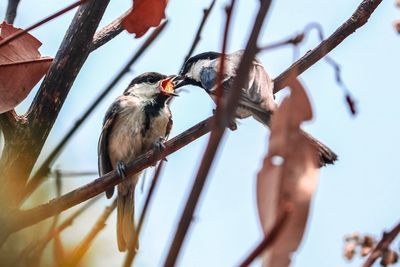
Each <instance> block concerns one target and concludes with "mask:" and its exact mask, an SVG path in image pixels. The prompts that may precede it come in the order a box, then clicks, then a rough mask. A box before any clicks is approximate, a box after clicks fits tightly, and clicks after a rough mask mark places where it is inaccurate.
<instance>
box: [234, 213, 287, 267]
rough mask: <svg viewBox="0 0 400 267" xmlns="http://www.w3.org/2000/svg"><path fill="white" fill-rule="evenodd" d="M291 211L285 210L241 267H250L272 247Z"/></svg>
mask: <svg viewBox="0 0 400 267" xmlns="http://www.w3.org/2000/svg"><path fill="white" fill-rule="evenodd" d="M289 215H290V209H285V210H283V212H282V214H281V215H280V216H278V218H277V220H276V222H275V224H274V226H273V227H272V228H271V230H270V231H269V232H268V233H267V234H266V235H265V236H264V239H263V240H262V241H261V242H260V243H259V244H258V245H257V246H256V247H255V249H254V250H253V251H252V252H251V253H250V254H249V255H248V256H247V257H246V259H245V260H244V261H243V262H242V263H241V264H240V265H239V267H247V266H249V265H250V264H251V263H252V262H253V261H254V260H255V259H256V258H257V257H258V256H259V255H261V254H262V253H263V252H264V251H265V250H266V249H267V248H268V247H269V246H271V245H272V244H273V243H274V241H275V239H276V238H277V237H278V236H279V234H280V233H281V230H282V229H283V227H284V226H285V225H286V221H287V218H288V216H289Z"/></svg>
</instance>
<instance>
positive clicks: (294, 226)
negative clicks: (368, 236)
mask: <svg viewBox="0 0 400 267" xmlns="http://www.w3.org/2000/svg"><path fill="white" fill-rule="evenodd" d="M290 87H291V88H292V92H291V95H290V97H288V98H286V99H284V100H283V102H282V104H281V105H280V107H279V108H278V110H277V111H276V113H275V114H274V116H273V119H272V122H271V136H270V142H269V150H268V154H267V156H266V157H265V159H264V164H263V167H262V169H261V170H260V172H259V173H258V177H257V202H258V203H257V204H258V212H259V218H260V221H261V224H262V227H263V230H264V233H268V231H269V230H270V229H271V228H272V227H273V225H274V223H275V221H276V219H277V216H278V214H280V213H281V212H282V211H283V209H285V208H286V207H287V206H290V207H292V209H291V212H290V215H289V217H288V219H287V222H286V225H285V226H284V229H282V232H281V234H280V235H279V236H278V237H277V239H276V241H275V242H274V244H273V245H272V246H271V247H270V248H269V249H268V250H267V251H266V253H265V254H264V258H263V266H274V267H282V266H288V265H289V264H290V256H291V253H292V252H293V251H295V250H296V249H297V247H298V246H299V244H300V241H301V239H302V237H303V233H304V228H305V226H306V222H307V218H308V210H309V205H310V200H311V197H312V195H313V193H314V191H315V188H316V185H317V172H318V168H317V166H318V165H317V154H316V151H315V149H314V148H313V147H312V146H311V145H310V144H309V142H308V141H307V139H306V138H305V137H304V135H303V134H301V131H300V124H301V123H302V122H303V121H306V120H310V119H311V118H312V110H311V105H310V102H309V100H308V98H307V95H306V93H305V91H304V88H303V87H302V85H301V84H300V82H299V81H298V80H297V79H292V81H291V84H290Z"/></svg>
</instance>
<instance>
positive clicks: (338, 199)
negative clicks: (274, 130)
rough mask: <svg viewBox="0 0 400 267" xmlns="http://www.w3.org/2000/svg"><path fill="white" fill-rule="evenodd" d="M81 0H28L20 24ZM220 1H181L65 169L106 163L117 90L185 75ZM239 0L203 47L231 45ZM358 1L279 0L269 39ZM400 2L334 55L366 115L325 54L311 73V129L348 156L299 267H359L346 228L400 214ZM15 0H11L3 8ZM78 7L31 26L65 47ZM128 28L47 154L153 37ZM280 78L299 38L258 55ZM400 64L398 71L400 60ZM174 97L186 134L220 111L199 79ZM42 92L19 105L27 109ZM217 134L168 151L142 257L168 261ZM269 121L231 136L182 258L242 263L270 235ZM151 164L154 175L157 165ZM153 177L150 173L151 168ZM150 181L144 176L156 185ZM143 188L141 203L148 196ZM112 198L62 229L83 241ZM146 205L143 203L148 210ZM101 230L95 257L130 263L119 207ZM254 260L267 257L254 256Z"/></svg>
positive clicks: (333, 173) (325, 22)
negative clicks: (138, 81) (262, 215)
mask: <svg viewBox="0 0 400 267" xmlns="http://www.w3.org/2000/svg"><path fill="white" fill-rule="evenodd" d="M67 2H68V3H69V2H72V1H26V0H23V1H21V4H20V8H19V10H18V16H17V19H16V21H15V25H17V26H19V27H22V28H23V27H26V26H28V25H30V24H32V23H33V22H36V21H37V20H38V19H40V18H43V17H45V16H46V15H48V14H50V13H52V12H54V11H56V10H58V9H60V8H62V7H64V6H65V5H67ZM111 2H112V3H110V6H109V8H108V10H107V12H106V15H105V16H104V19H103V20H102V23H101V24H102V25H105V24H107V23H108V22H110V21H111V20H113V19H114V18H116V17H117V16H118V15H119V14H121V13H122V12H123V11H125V10H126V9H127V8H128V7H129V6H130V5H131V1H129V0H124V1H111ZM209 2H210V1H188V0H170V1H169V4H168V8H167V17H168V18H169V19H170V23H169V25H168V27H167V29H166V30H165V31H164V33H163V34H162V35H161V37H160V38H159V39H158V40H157V41H156V42H155V43H154V44H153V45H152V47H151V48H150V49H149V50H148V51H147V52H146V53H145V55H144V56H143V57H142V58H141V59H140V60H139V62H138V63H137V64H136V65H135V66H134V67H133V70H132V73H130V74H129V75H126V76H125V77H124V79H123V80H122V81H121V82H120V83H119V84H118V86H117V87H116V88H115V89H114V90H113V92H112V93H111V94H110V96H109V97H107V98H106V99H104V101H103V103H102V104H101V105H100V107H99V108H97V109H96V112H95V113H94V114H92V116H91V117H90V120H89V121H88V122H87V123H85V124H84V126H83V127H82V128H81V130H80V131H79V132H78V133H77V135H76V136H75V137H74V138H73V140H72V142H71V143H70V144H69V146H68V148H67V149H66V150H65V151H64V152H63V153H62V155H61V157H60V158H59V160H58V161H57V163H56V166H58V167H59V168H61V169H66V170H96V169H97V140H98V136H99V134H100V129H101V122H102V118H103V115H104V113H105V110H106V109H107V107H108V105H109V104H110V103H111V102H112V101H113V99H114V98H115V97H116V96H118V95H119V94H120V93H121V92H122V91H123V90H124V89H125V87H126V86H127V84H128V83H129V81H130V80H131V79H132V78H133V77H134V76H135V75H138V74H140V73H143V72H146V71H158V72H162V73H166V74H172V73H176V72H177V71H178V70H179V68H180V66H181V64H182V60H183V58H184V56H185V55H186V54H187V51H188V49H189V46H190V44H191V42H192V39H193V37H194V34H195V31H196V29H197V26H198V24H199V22H200V20H201V16H202V9H203V8H204V7H206V6H207V5H208V4H209ZM227 2H228V1H224V0H218V1H217V4H216V7H215V9H214V10H213V12H212V14H211V17H210V19H209V21H208V22H207V25H206V29H205V31H204V34H203V39H202V40H201V42H200V44H199V46H198V47H197V49H196V53H200V52H204V51H215V50H218V49H220V47H221V35H222V30H223V26H222V25H223V22H224V12H223V6H224V5H225V4H226V3H227ZM360 2H361V0H359V1H349V0H337V1H328V0H320V1H312V0H302V1H289V0H281V1H273V5H272V8H271V9H270V12H269V14H268V18H267V19H266V22H265V24H264V28H263V32H262V35H261V36H260V38H259V39H260V43H265V44H266V43H268V42H272V41H274V40H279V39H281V38H284V37H286V36H288V35H291V34H292V33H294V32H298V31H300V30H302V29H303V27H304V26H305V25H306V24H308V23H310V22H318V23H320V24H321V25H322V27H323V29H324V31H325V34H326V35H327V34H330V33H332V32H333V31H334V30H335V29H336V28H337V27H338V26H339V25H340V24H341V23H342V22H344V21H345V20H346V19H347V18H348V17H349V16H350V15H351V14H352V12H353V11H354V10H355V8H356V7H357V5H358V4H359V3H360ZM394 2H395V1H391V0H388V1H383V3H382V4H381V5H380V6H379V7H378V9H377V10H376V12H375V13H374V14H373V15H372V18H371V19H370V21H369V22H368V24H367V25H366V26H364V27H363V28H361V29H359V30H358V31H357V32H356V33H354V34H353V35H352V36H351V37H349V38H347V39H346V40H345V41H344V42H343V43H342V44H341V45H340V46H339V47H337V48H336V49H335V50H334V51H333V52H332V53H331V54H330V55H331V56H332V57H333V58H334V59H335V60H336V61H337V62H339V64H340V65H341V66H342V77H343V79H344V81H345V83H346V85H347V87H348V88H349V89H350V90H351V92H352V94H353V96H354V97H355V99H356V100H357V107H358V110H359V113H358V115H357V116H356V117H352V116H350V114H349V112H348V110H347V107H346V106H345V103H344V97H343V94H342V91H341V90H340V88H339V87H338V86H337V85H336V83H335V81H334V75H333V71H332V68H331V67H329V66H328V65H327V64H326V63H324V62H319V63H317V64H316V65H315V66H313V67H312V68H311V69H309V70H308V71H307V72H306V73H304V74H303V75H302V76H301V78H302V80H303V81H304V84H305V86H306V88H307V90H308V93H309V96H310V97H311V99H312V103H313V107H314V113H315V118H314V120H313V122H311V123H309V124H307V125H305V126H304V127H305V128H306V129H307V130H308V131H309V132H311V133H312V134H313V135H315V136H317V137H318V138H320V139H321V140H323V141H324V142H325V143H326V144H328V145H329V146H330V147H331V148H332V149H333V150H335V151H336V152H337V154H339V162H338V163H337V164H336V165H335V166H329V167H327V168H324V169H322V171H321V173H320V182H319V186H318V189H317V192H316V194H315V197H314V199H313V203H312V209H311V215H310V218H309V222H308V226H307V231H306V235H305V238H304V240H303V242H302V245H301V247H300V249H299V251H298V253H296V255H295V257H294V263H293V266H327V267H330V266H359V264H360V261H358V260H356V261H354V262H352V263H350V264H349V263H346V261H345V260H344V259H343V258H342V247H343V236H344V235H346V234H348V233H352V232H354V231H360V232H362V233H364V232H366V233H371V234H374V235H376V236H377V237H378V236H380V234H381V231H382V230H383V229H388V228H389V227H392V226H393V225H394V224H395V223H397V222H398V220H399V219H400V217H399V214H400V207H399V205H398V202H397V201H398V196H399V194H398V189H399V186H400V181H399V177H398V173H399V166H400V165H399V163H398V159H399V153H398V151H399V148H400V140H399V136H400V128H399V114H400V105H399V99H400V90H399V79H398V78H399V75H398V73H399V67H398V65H399V62H400V56H399V55H400V54H399V47H400V46H399V45H400V36H399V35H398V34H397V33H396V32H395V31H394V29H393V27H392V22H393V20H395V19H397V18H400V10H399V9H396V8H395V6H394ZM5 7H6V1H1V2H0V10H1V13H2V14H4V10H5ZM257 9H258V1H256V0H251V1H250V0H246V1H245V0H241V1H238V6H237V9H236V12H235V15H234V17H233V21H234V23H233V27H232V31H231V32H232V34H231V38H230V42H229V51H232V52H233V51H236V50H238V49H241V48H243V47H244V46H245V44H246V41H247V38H248V34H249V30H250V29H251V25H252V23H253V18H254V15H255V13H256V11H257ZM73 13H74V12H71V13H69V14H68V15H65V16H63V17H62V18H59V19H56V20H54V21H53V22H50V23H48V24H46V25H44V26H42V27H41V28H39V29H37V30H34V31H33V32H32V33H33V35H35V36H36V37H37V38H38V39H39V40H41V41H42V42H43V46H42V48H41V49H40V50H41V52H42V54H43V55H50V56H54V55H55V53H56V51H57V48H58V46H59V44H60V42H61V40H62V37H63V35H64V32H65V30H66V29H67V27H68V23H69V21H70V20H71V18H72V16H73ZM143 40H144V38H142V39H134V38H133V37H132V36H130V35H128V34H127V33H123V34H121V35H120V36H119V37H117V38H115V39H114V40H113V41H112V42H110V43H108V44H107V45H106V46H104V47H103V48H101V49H100V50H99V51H96V52H94V53H93V54H91V55H90V57H89V59H88V61H87V62H86V63H85V65H84V67H83V69H82V71H81V72H80V74H79V76H78V78H77V80H76V82H75V83H74V85H73V87H72V90H71V92H70V94H69V96H68V99H67V102H66V103H65V105H64V107H63V109H62V111H61V113H60V116H59V119H58V120H57V122H56V124H55V127H54V129H53V130H52V132H51V134H50V137H49V139H48V142H47V143H46V146H45V149H44V152H48V151H49V150H50V149H51V148H52V147H53V146H54V144H55V143H56V142H57V141H58V140H59V139H60V137H61V136H62V135H63V133H65V131H66V130H68V129H69V128H70V127H71V126H72V125H73V123H74V121H75V120H76V118H77V117H78V116H79V115H80V114H82V112H83V110H84V109H85V108H86V107H87V106H88V105H89V103H90V101H91V99H93V98H94V97H95V96H96V95H97V94H98V93H99V92H100V91H101V90H103V88H104V87H105V86H106V85H107V84H108V83H109V82H110V81H111V79H112V78H113V77H114V75H115V74H116V73H117V72H118V71H119V70H120V69H121V67H122V66H123V65H124V63H125V62H126V61H127V60H128V58H129V57H130V56H131V55H132V54H133V53H134V52H135V51H136V49H137V48H138V47H139V46H140V45H141V44H142V43H143ZM317 43H318V39H317V36H316V34H315V33H312V34H311V35H310V36H309V37H308V38H307V40H306V42H305V43H303V44H302V46H301V54H304V53H305V52H306V51H307V50H309V49H311V48H313V47H314V46H315V45H316V44H317ZM258 57H259V58H260V59H261V61H262V62H263V63H264V65H265V67H266V69H267V70H269V72H270V74H271V76H272V77H275V76H277V75H278V74H279V73H280V72H281V71H283V70H284V69H285V68H286V67H288V66H289V65H290V64H291V62H292V60H293V53H292V50H291V49H290V48H282V49H278V50H274V51H272V52H268V53H263V54H260V55H259V56H258ZM396 69H397V70H396ZM188 90H189V91H190V93H187V94H182V95H181V97H179V98H178V99H176V101H174V103H173V105H172V111H173V115H174V128H173V131H172V134H171V136H175V135H176V134H179V133H180V132H182V131H184V130H185V129H187V128H189V127H190V126H192V125H194V124H195V123H197V122H198V121H200V120H202V119H204V118H206V117H207V116H209V115H210V114H211V110H212V108H213V103H212V102H211V101H210V99H209V98H208V96H206V95H205V94H204V92H202V91H201V90H200V89H198V88H194V87H188ZM33 95H34V94H31V95H30V97H29V98H28V99H27V100H26V101H25V102H24V103H23V104H22V105H21V107H19V110H20V111H21V110H24V109H26V108H27V107H28V105H29V103H30V101H31V100H32V97H33ZM207 140H208V136H206V137H203V138H201V139H199V140H197V141H195V142H193V143H192V144H190V145H189V146H187V147H185V148H183V149H181V150H180V151H178V152H176V153H175V154H173V155H171V156H169V157H168V163H167V164H166V168H165V170H164V173H163V175H162V182H161V183H160V184H159V187H158V189H157V192H156V193H157V194H156V198H155V201H154V202H153V203H152V205H151V212H150V216H149V217H148V218H147V220H146V224H145V228H144V232H143V235H142V236H141V240H140V241H141V249H140V253H139V254H138V259H137V261H136V265H135V266H160V265H161V264H162V263H163V261H164V259H165V255H166V253H167V251H168V248H169V244H170V242H171V239H172V235H173V233H174V232H175V224H176V222H177V221H178V219H179V216H180V214H181V209H182V207H183V206H184V203H185V201H186V197H187V194H188V190H189V189H190V187H191V184H192V180H193V177H194V175H195V173H196V171H197V167H198V166H199V161H200V159H201V157H202V153H203V151H204V147H205V144H206V142H207ZM267 140H268V131H267V130H266V129H265V128H263V126H262V125H260V124H259V123H257V122H256V121H253V120H251V119H249V120H244V121H241V123H240V125H239V129H238V130H237V131H235V132H229V133H228V134H227V135H226V136H225V138H224V141H223V145H222V147H221V148H222V149H221V150H220V151H219V154H218V157H217V160H216V161H215V164H214V166H213V168H212V170H211V173H210V176H209V179H208V183H207V185H206V190H205V191H204V193H203V194H202V197H201V201H200V203H199V206H198V209H197V210H196V214H195V219H194V222H193V224H192V227H191V229H190V232H189V235H188V236H187V238H186V241H185V246H184V249H183V250H182V252H181V256H180V258H179V264H178V265H179V266H185V267H186V266H190V267H197V266H234V265H236V264H237V263H238V262H239V261H240V260H241V259H242V258H243V257H244V255H245V254H247V252H249V251H250V249H251V248H252V247H253V246H254V245H255V244H256V243H257V241H258V240H260V238H261V228H260V226H259V224H258V218H257V213H256V202H255V176H256V173H257V171H258V170H259V169H260V164H261V160H262V158H263V156H264V154H265V151H266V149H267V146H268V143H267ZM151 172H152V171H150V172H149V173H151ZM150 176H151V175H148V177H150ZM93 178H94V177H90V178H88V177H86V178H79V179H71V180H66V181H65V183H64V184H65V188H64V189H65V191H66V192H67V191H69V190H72V189H73V188H76V187H77V186H80V185H83V184H85V183H87V182H89V181H90V180H91V179H93ZM148 184H149V179H147V180H146V182H145V189H146V188H147V187H148ZM137 195H138V198H137V200H138V205H141V204H142V201H141V200H142V198H143V194H140V193H139V194H137ZM107 203H108V201H107V200H106V199H105V198H104V200H103V201H101V202H100V203H99V204H98V205H97V206H96V208H93V209H92V210H91V211H90V212H89V213H88V214H87V215H85V216H82V218H80V219H79V220H78V221H77V222H76V224H74V226H72V227H71V228H70V229H69V230H68V231H66V232H65V233H64V235H63V238H64V240H65V241H66V242H69V243H71V244H74V243H75V242H77V241H78V240H79V239H80V237H81V236H82V235H83V234H84V233H85V232H86V231H87V229H89V228H90V227H91V225H92V224H94V221H95V218H97V216H98V214H99V213H100V212H101V211H102V209H103V207H104V205H106V204H107ZM137 210H140V209H139V208H138V209H137ZM108 224H109V225H108V226H107V228H106V229H105V230H104V231H103V232H102V233H101V234H100V235H99V236H98V238H97V239H96V243H95V245H94V247H93V248H92V249H91V251H90V253H89V254H90V256H91V257H92V260H93V263H95V264H93V266H98V267H102V266H119V265H120V262H122V260H123V256H124V255H123V254H121V253H119V252H118V251H117V245H116V237H115V214H114V215H113V216H112V218H111V219H110V220H109V223H108ZM254 266H257V264H255V265H254Z"/></svg>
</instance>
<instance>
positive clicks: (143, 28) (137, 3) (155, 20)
mask: <svg viewBox="0 0 400 267" xmlns="http://www.w3.org/2000/svg"><path fill="white" fill-rule="evenodd" d="M167 2H168V1H167V0H134V1H133V7H132V10H131V12H130V13H129V14H128V15H127V16H126V17H125V18H124V19H123V21H122V26H123V27H124V28H125V30H127V31H128V32H130V33H134V34H135V37H136V38H139V37H141V36H143V35H144V34H145V33H146V32H147V31H148V30H149V29H150V28H151V27H157V26H158V25H160V23H161V20H162V19H163V18H165V13H164V12H165V8H166V7H167Z"/></svg>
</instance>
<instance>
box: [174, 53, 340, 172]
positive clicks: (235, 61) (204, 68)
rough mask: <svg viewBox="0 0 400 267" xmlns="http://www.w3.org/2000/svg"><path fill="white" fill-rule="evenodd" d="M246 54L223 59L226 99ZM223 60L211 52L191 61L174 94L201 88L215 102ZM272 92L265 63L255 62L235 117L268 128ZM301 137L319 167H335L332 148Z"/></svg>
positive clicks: (181, 72) (254, 60) (185, 64)
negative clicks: (189, 87)
mask: <svg viewBox="0 0 400 267" xmlns="http://www.w3.org/2000/svg"><path fill="white" fill-rule="evenodd" d="M243 53H244V50H239V51H236V52H233V53H230V54H225V56H224V74H223V77H222V79H221V80H222V81H221V83H222V91H223V97H226V96H227V95H228V94H230V92H231V90H232V86H233V82H234V79H235V77H236V72H237V69H238V67H239V64H240V61H241V58H242V56H243ZM221 56H222V54H221V53H218V52H212V51H210V52H204V53H200V54H198V55H195V56H192V57H190V58H189V59H188V60H187V61H186V62H185V63H184V65H183V66H182V68H181V70H180V72H179V78H177V81H176V85H175V90H176V89H178V88H180V87H182V86H185V85H193V86H197V87H201V88H202V89H204V91H205V92H207V94H208V95H209V96H210V97H211V98H212V100H213V101H214V102H216V89H217V86H216V84H217V82H218V79H219V77H218V75H219V67H220V61H221ZM273 89H274V83H273V81H272V79H271V78H270V76H269V75H268V73H267V71H266V70H265V68H264V66H263V64H262V62H261V61H260V60H259V59H257V58H254V59H253V61H252V65H251V67H250V70H249V75H248V80H247V84H246V86H245V88H243V89H242V94H241V96H240V99H239V104H238V107H237V109H236V113H235V117H236V118H239V119H244V118H247V117H250V116H252V117H253V118H254V119H256V120H257V121H259V122H260V123H262V124H263V125H265V126H267V127H269V124H270V120H271V116H272V115H273V112H274V111H275V110H276V109H277V103H276V102H275V96H274V91H273ZM230 125H231V126H230V128H231V129H235V128H236V124H235V123H234V122H231V123H230ZM302 134H303V135H304V136H305V137H306V138H307V140H308V141H309V142H310V144H312V145H313V147H315V148H316V150H317V151H318V154H319V166H320V167H322V166H325V165H326V164H333V163H334V162H335V161H336V160H337V158H338V157H337V155H336V154H335V152H333V151H332V150H331V149H330V148H329V147H327V146H326V145H324V144H323V143H322V142H320V141H319V140H317V139H316V138H314V137H313V136H311V135H310V134H308V133H306V132H304V131H302Z"/></svg>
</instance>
